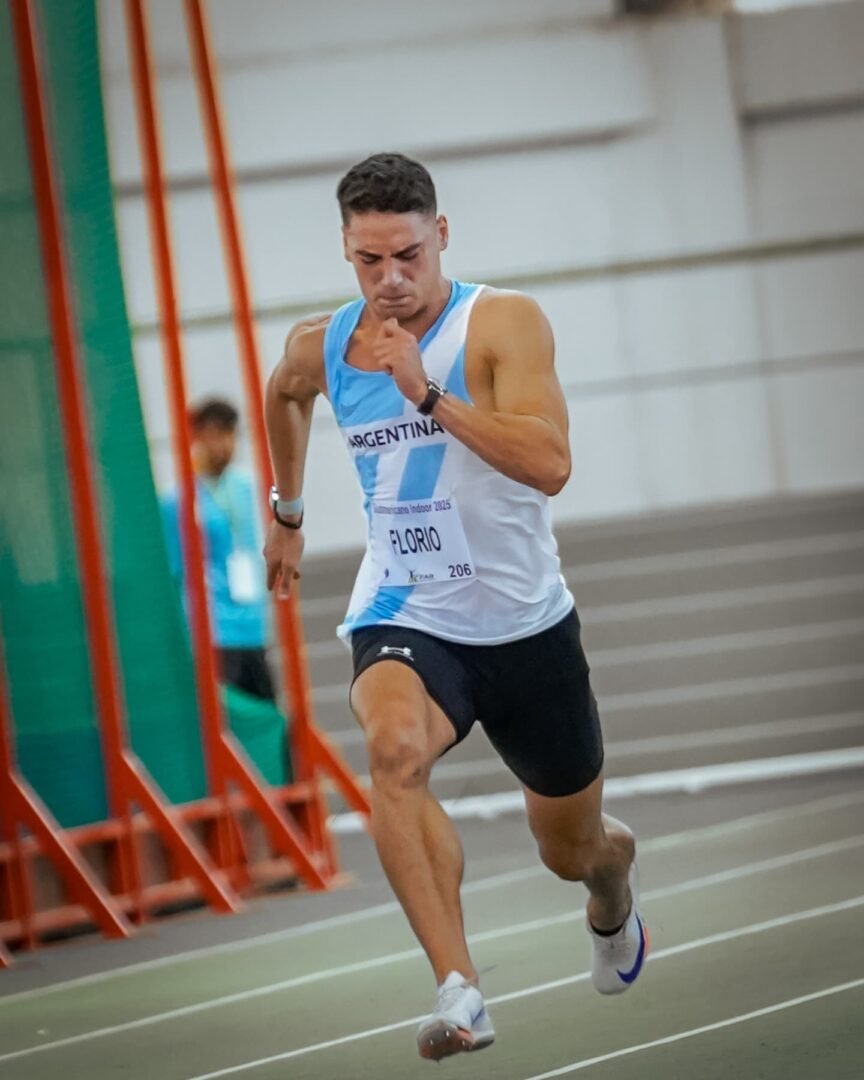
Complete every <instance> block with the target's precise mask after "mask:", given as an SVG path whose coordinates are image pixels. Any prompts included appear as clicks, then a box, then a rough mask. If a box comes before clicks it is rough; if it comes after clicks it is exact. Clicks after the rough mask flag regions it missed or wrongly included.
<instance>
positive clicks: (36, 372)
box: [0, 0, 287, 826]
mask: <svg viewBox="0 0 864 1080" xmlns="http://www.w3.org/2000/svg"><path fill="white" fill-rule="evenodd" d="M39 11H40V15H41V20H40V22H41V41H42V45H43V67H44V70H45V72H46V75H47V82H48V85H49V95H48V98H49V100H48V106H49V122H50V135H51V141H52V144H53V151H54V159H55V163H56V165H57V169H58V173H59V178H58V179H59V183H60V189H61V195H62V203H63V207H62V209H63V224H64V231H65V242H66V250H67V256H68V260H69V265H70V271H71V277H72V279H73V288H74V303H75V310H76V316H77V321H78V330H79V334H80V342H81V346H82V360H83V366H84V374H85V377H86V382H87V395H88V402H89V421H90V433H91V438H92V449H93V457H94V461H95V462H96V463H97V469H96V479H97V482H98V488H99V501H100V509H101V512H102V518H103V538H104V542H105V546H106V551H107V557H108V567H109V571H110V586H111V592H112V598H113V603H114V615H115V619H116V626H117V638H118V645H119V650H120V659H121V666H122V674H123V680H124V691H125V699H126V704H127V708H128V723H129V732H130V738H131V742H132V745H133V747H134V749H135V750H136V752H137V753H138V754H139V755H140V757H141V759H142V760H143V762H144V764H145V765H146V766H147V768H148V769H149V771H150V773H151V774H152V776H153V778H154V779H155V780H156V782H157V783H158V784H159V786H160V787H161V788H162V789H163V791H164V792H165V793H166V795H167V796H168V798H169V799H170V800H171V801H173V802H187V801H190V800H193V799H196V798H199V797H201V796H203V795H204V794H205V777H204V768H203V760H202V750H201V742H200V733H199V726H198V720H197V710H196V703H195V689H194V679H193V671H192V663H191V656H190V650H189V643H188V637H187V633H186V630H185V626H184V623H183V616H182V609H181V604H180V600H179V597H178V595H177V591H176V587H175V584H174V582H173V580H172V578H171V575H170V573H169V569H168V562H167V556H166V552H165V546H164V540H163V536H162V531H161V529H162V526H161V519H160V515H159V510H158V504H157V498H156V493H155V490H154V486H153V479H152V473H151V469H150V461H149V456H148V451H147V443H146V437H145V432H144V425H143V419H142V414H141V407H140V401H139V397H138V388H137V383H136V378H135V369H134V365H133V361H132V351H131V343H130V333H129V324H128V319H127V315H126V309H125V301H124V296H123V287H122V279H121V274H120V262H119V254H118V247H117V238H116V233H115V225H114V217H113V205H112V196H111V187H110V177H109V172H108V159H107V150H106V143H105V125H104V115H103V107H102V95H101V86H100V72H99V52H98V39H97V27H96V14H95V5H94V2H93V0H43V2H42V3H41V5H40V6H39ZM0 19H2V23H0V79H2V91H3V94H2V100H0V138H2V140H3V142H2V165H0V272H2V278H3V282H4V286H3V289H2V290H0V365H2V367H0V376H2V388H0V389H2V392H0V483H2V507H3V509H2V556H0V602H2V611H3V632H4V637H5V642H6V652H7V665H8V669H9V676H10V687H11V698H12V707H13V713H14V717H15V727H16V744H17V751H18V757H19V760H20V763H21V767H22V771H23V772H24V774H25V775H26V776H27V777H28V779H29V780H30V781H31V783H33V784H34V786H35V787H36V789H37V791H39V793H40V794H41V795H42V797H43V798H44V799H45V801H46V802H47V803H48V805H49V807H50V808H51V809H52V811H53V812H54V813H55V815H56V816H57V817H58V819H59V820H60V822H61V824H63V825H67V826H69V825H76V824H82V823H85V822H90V821H95V820H99V819H100V818H104V817H105V816H106V813H107V806H106V798H105V785H104V779H103V770H102V761H101V753H100V747H99V741H98V735H97V728H96V722H95V718H94V703H93V697H92V693H91V689H90V675H89V663H88V659H87V649H86V639H85V630H84V620H83V609H82V602H81V585H80V579H79V575H78V570H77V564H76V549H75V540H74V533H73V529H72V522H71V517H70V506H69V494H68V488H67V481H66V465H65V460H64V451H63V442H62V434H61V427H60V420H59V415H58V409H57V400H56V385H55V380H54V370H53V363H52V353H51V341H50V332H49V326H48V322H47V316H46V310H45V293H44V287H43V284H42V267H41V263H40V258H39V244H38V233H37V225H36V218H35V214H34V209H33V204H32V191H31V186H30V175H29V165H28V158H27V153H26V145H25V141H24V131H23V126H22V121H21V104H20V93H19V86H18V79H17V67H16V63H15V57H14V54H13V52H12V46H11V40H12V39H11V28H10V27H9V25H8V19H9V16H8V8H7V6H6V5H3V7H2V14H0ZM228 701H229V706H230V714H231V716H230V720H231V726H232V728H233V729H234V730H235V732H236V733H237V735H238V737H239V738H240V739H241V741H243V742H244V744H245V745H246V748H247V750H248V752H249V753H250V756H251V757H252V758H253V760H254V761H255V762H256V764H258V766H259V768H261V769H262V771H263V772H264V773H265V775H266V776H267V778H268V779H270V780H271V782H277V783H280V782H283V781H284V780H285V779H286V775H287V773H286V768H285V759H284V753H283V745H282V744H283V741H284V739H283V729H284V723H283V722H282V720H281V718H279V716H278V714H277V713H275V710H270V711H269V712H267V713H266V717H265V715H264V713H261V712H257V713H255V716H254V717H251V714H250V711H249V708H248V703H244V702H239V703H238V700H237V699H236V698H235V697H234V696H233V695H232V696H230V697H229V698H228ZM252 711H253V712H255V710H252ZM265 711H266V710H265Z"/></svg>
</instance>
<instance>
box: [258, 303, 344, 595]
mask: <svg viewBox="0 0 864 1080" xmlns="http://www.w3.org/2000/svg"><path fill="white" fill-rule="evenodd" d="M328 318H329V316H316V317H314V318H312V319H307V320H304V321H303V322H300V323H298V324H297V326H295V327H294V329H293V330H292V331H291V333H290V334H289V335H288V339H287V341H286V342H285V351H284V353H283V354H282V359H281V360H280V361H279V363H278V364H277V365H276V367H275V368H274V370H273V373H272V375H271V376H270V378H269V379H268V381H267V391H266V395H265V398H264V419H265V422H266V426H267V442H268V444H269V447H270V459H271V461H272V463H273V474H274V477H275V480H276V487H277V488H278V489H279V494H280V496H281V497H282V498H283V499H295V498H297V496H298V495H300V494H301V492H302V490H303V472H304V469H305V466H306V450H307V448H308V446H309V432H310V429H311V426H312V409H313V407H314V405H315V398H316V397H317V396H318V394H320V393H323V392H324V391H325V390H326V379H325V375H324V352H323V339H324V330H325V328H326V325H327V321H328ZM302 555H303V531H302V529H296V530H295V529H287V528H285V526H284V525H279V524H277V523H276V522H274V523H273V524H272V525H271V526H270V529H269V531H268V533H267V537H266V540H265V543H264V559H265V561H266V563H267V587H268V589H272V588H273V587H274V586H275V585H276V584H277V583H278V585H279V595H280V596H283V597H287V596H288V595H290V593H291V588H292V585H293V582H294V579H295V578H296V577H298V576H299V575H298V573H297V567H298V565H299V563H300V559H301V557H302Z"/></svg>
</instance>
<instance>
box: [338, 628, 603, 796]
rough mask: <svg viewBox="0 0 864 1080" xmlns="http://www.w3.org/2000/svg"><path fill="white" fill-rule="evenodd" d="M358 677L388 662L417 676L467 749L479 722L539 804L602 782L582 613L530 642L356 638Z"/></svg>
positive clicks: (388, 634) (390, 634)
mask: <svg viewBox="0 0 864 1080" xmlns="http://www.w3.org/2000/svg"><path fill="white" fill-rule="evenodd" d="M351 644H352V651H353V654H354V678H355V679H356V678H357V677H358V675H360V674H361V673H362V672H364V671H365V670H366V669H367V668H368V667H371V666H372V664H376V663H378V662H379V661H381V660H396V661H398V662H399V663H403V664H406V665H407V666H408V667H410V668H411V669H412V670H414V671H416V672H417V674H418V675H419V677H420V678H421V679H422V681H423V684H424V685H425V687H426V690H427V692H428V694H429V696H430V697H431V698H432V699H433V701H435V702H437V704H438V705H440V707H441V709H442V710H443V712H444V714H445V715H446V716H447V718H448V719H449V720H450V723H451V724H452V725H453V728H454V731H455V733H456V737H455V739H454V740H453V745H454V746H455V744H456V743H458V742H460V741H461V740H462V739H464V738H465V736H466V735H467V734H468V732H469V731H470V730H471V727H472V725H473V724H474V722H475V720H479V722H480V723H481V724H482V725H483V729H484V731H485V732H486V734H487V735H488V736H489V741H490V742H491V743H492V745H493V746H494V747H495V749H496V750H497V751H498V753H499V754H500V755H501V757H502V759H503V760H504V762H505V763H506V764H507V766H508V767H509V768H510V769H511V771H512V772H513V773H514V774H515V775H516V776H517V777H518V778H519V780H521V781H522V783H523V784H524V785H525V787H527V788H528V789H529V790H530V791H534V792H536V793H537V794H538V795H548V796H560V795H574V794H576V792H579V791H582V790H584V789H585V788H586V787H588V785H589V784H590V783H591V782H592V781H593V780H595V779H596V778H597V776H598V775H599V774H600V769H601V768H602V765H603V739H602V736H601V733H600V721H599V718H598V716H597V702H596V701H595V699H594V694H593V693H592V691H591V683H590V680H589V677H588V672H589V668H588V662H587V660H586V659H585V654H584V652H583V651H582V643H581V641H580V636H579V619H578V617H577V615H576V611H575V609H574V610H573V611H571V613H570V614H569V615H568V616H567V617H566V618H564V619H562V621H561V622H559V623H557V624H556V625H555V626H553V627H551V628H550V629H549V630H544V631H542V632H541V633H539V634H534V635H533V636H532V637H528V638H522V639H521V640H519V641H511V642H507V643H505V644H503V645H465V644H462V643H460V642H453V641H444V640H443V639H442V638H436V637H432V635H431V634H425V633H423V632H422V631H420V630H409V629H406V628H405V627H400V626H388V625H387V624H381V625H379V626H366V627H363V628H362V629H360V630H355V631H354V633H353V634H352V635H351Z"/></svg>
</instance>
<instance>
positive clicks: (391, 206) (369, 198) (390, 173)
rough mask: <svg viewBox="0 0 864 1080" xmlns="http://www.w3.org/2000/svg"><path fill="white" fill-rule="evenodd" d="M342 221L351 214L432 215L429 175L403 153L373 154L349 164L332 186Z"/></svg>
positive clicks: (432, 188) (432, 192) (434, 203)
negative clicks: (333, 186) (334, 185)
mask: <svg viewBox="0 0 864 1080" xmlns="http://www.w3.org/2000/svg"><path fill="white" fill-rule="evenodd" d="M336 198H337V199H338V200H339V209H340V210H341V211H342V221H343V222H344V223H345V224H346V225H347V224H348V220H349V218H350V217H351V215H352V214H368V213H370V212H377V213H379V214H410V213H421V214H432V215H433V216H434V214H435V211H436V209H437V200H436V198H435V185H434V184H433V183H432V177H431V176H430V175H429V173H428V172H427V170H426V169H425V168H424V167H423V166H422V165H421V164H420V162H419V161H413V160H412V159H411V158H409V157H405V155H404V154H373V155H372V156H371V157H367V158H366V159H365V160H364V161H361V162H358V164H356V165H353V166H352V167H351V168H350V169H349V170H348V172H347V173H345V175H344V176H343V177H342V179H341V180H340V181H339V186H338V188H337V189H336Z"/></svg>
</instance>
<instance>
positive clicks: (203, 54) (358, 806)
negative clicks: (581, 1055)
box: [184, 0, 370, 844]
mask: <svg viewBox="0 0 864 1080" xmlns="http://www.w3.org/2000/svg"><path fill="white" fill-rule="evenodd" d="M184 4H185V12H186V22H187V25H188V28H189V38H190V44H191V49H192V58H193V65H194V70H195V77H196V82H197V85H198V96H199V101H200V105H201V111H202V114H203V117H204V127H205V131H206V135H207V148H208V153H209V157H210V173H211V178H212V181H213V185H214V189H215V192H216V203H217V209H218V212H219V221H220V225H221V229H222V242H223V246H224V249H225V259H226V264H227V269H228V280H229V285H230V289H231V298H232V307H233V311H234V326H235V330H236V333H237V343H238V347H239V353H240V360H241V365H242V373H243V384H244V392H245V396H246V403H247V413H248V415H249V418H250V428H251V432H252V448H253V453H254V456H255V461H256V465H257V469H258V474H259V476H260V477H261V479H262V480H263V481H264V482H265V483H266V484H267V486H268V487H269V486H270V484H271V483H272V476H273V473H272V468H271V464H270V456H269V452H268V449H267V435H266V430H265V426H264V394H263V391H262V386H261V364H260V360H259V350H258V344H257V339H256V335H255V322H254V317H253V313H252V301H251V297H250V294H249V287H248V280H249V279H248V274H247V272H246V260H245V257H244V250H243V244H242V240H241V233H240V222H239V217H238V214H237V209H236V206H235V197H234V182H233V171H232V168H231V162H230V157H229V153H228V143H227V140H226V138H225V135H224V124H223V121H222V109H221V105H220V102H219V92H218V82H217V77H216V64H215V59H214V55H213V49H212V47H211V45H210V34H209V30H208V26H207V21H206V17H205V14H204V7H203V4H202V3H201V0H184ZM261 508H262V512H263V516H264V523H265V526H266V525H268V524H269V517H268V513H267V508H266V503H265V502H264V500H263V499H262V500H261ZM274 615H275V622H276V626H277V627H278V631H279V639H280V644H281V646H282V648H281V655H282V663H283V678H284V681H285V686H286V689H287V690H288V692H289V693H290V695H291V701H292V708H293V739H294V744H295V749H296V757H297V763H298V769H299V772H298V775H299V776H300V777H301V778H303V779H313V778H314V776H315V773H316V771H318V770H320V771H321V772H323V773H325V774H326V775H328V776H329V777H330V778H331V780H332V781H333V782H334V783H335V785H336V787H337V788H338V790H339V791H340V793H341V794H342V796H343V798H344V799H345V801H346V802H347V803H348V804H349V806H351V808H352V809H353V810H356V811H358V812H359V813H361V814H364V815H366V816H367V817H368V815H369V813H370V806H369V797H368V795H367V794H366V792H365V791H364V790H363V788H362V787H361V785H360V784H359V782H358V781H357V778H356V777H355V776H354V774H353V773H352V772H351V770H350V769H349V768H348V766H347V764H346V763H345V761H344V760H343V759H342V758H341V756H340V755H339V754H338V752H337V751H336V750H335V748H334V747H333V745H332V744H331V743H330V741H329V740H328V739H327V737H326V736H325V735H324V733H323V732H322V731H321V730H320V729H319V728H318V727H317V726H316V725H315V723H314V722H313V718H312V707H311V696H310V692H309V678H308V673H307V669H306V663H305V645H304V642H303V631H302V626H301V622H300V616H299V612H298V608H297V602H296V600H295V599H294V598H292V599H291V600H289V601H288V602H285V601H278V600H275V599H274ZM323 821H324V817H323V807H319V808H317V809H316V810H315V811H314V813H313V827H315V826H316V825H317V828H315V834H316V837H317V839H318V840H319V842H320V843H325V844H326V843H327V842H328V837H327V833H326V829H324V828H323Z"/></svg>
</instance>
